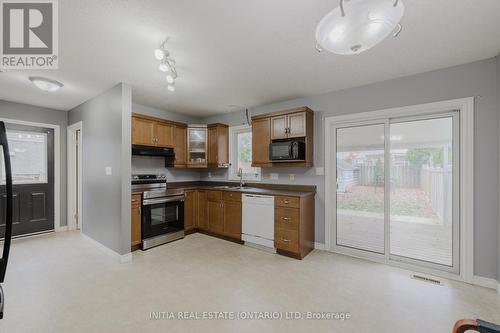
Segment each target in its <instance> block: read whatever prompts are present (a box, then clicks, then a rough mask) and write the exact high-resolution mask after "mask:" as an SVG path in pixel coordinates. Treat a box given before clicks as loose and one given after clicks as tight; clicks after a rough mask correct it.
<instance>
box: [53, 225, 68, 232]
mask: <svg viewBox="0 0 500 333" xmlns="http://www.w3.org/2000/svg"><path fill="white" fill-rule="evenodd" d="M63 231H69V227H68V226H67V225H63V226H59V227H57V228H56V230H55V232H63Z"/></svg>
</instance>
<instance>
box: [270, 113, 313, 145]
mask: <svg viewBox="0 0 500 333" xmlns="http://www.w3.org/2000/svg"><path fill="white" fill-rule="evenodd" d="M306 119H307V113H306V112H305V111H304V112H296V113H290V114H285V115H279V116H274V117H271V140H279V139H288V138H300V137H305V136H306Z"/></svg>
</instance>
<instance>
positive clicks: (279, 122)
mask: <svg viewBox="0 0 500 333" xmlns="http://www.w3.org/2000/svg"><path fill="white" fill-rule="evenodd" d="M287 136H288V122H287V116H286V115H282V116H276V117H271V139H272V140H277V139H286V138H287Z"/></svg>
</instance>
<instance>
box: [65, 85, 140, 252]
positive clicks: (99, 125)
mask: <svg viewBox="0 0 500 333" xmlns="http://www.w3.org/2000/svg"><path fill="white" fill-rule="evenodd" d="M131 107H132V101H131V91H130V87H129V86H127V85H124V84H119V85H117V86H115V87H113V88H111V89H109V90H107V91H106V92H104V93H102V94H101V95H99V96H97V97H94V98H92V99H90V100H88V101H87V102H85V103H83V104H81V105H80V106H78V107H76V108H74V109H73V110H71V111H70V112H69V124H74V123H76V122H78V121H82V122H83V126H82V129H83V133H82V134H83V135H82V154H83V156H82V192H83V195H82V206H83V207H82V231H83V233H84V234H86V235H87V236H89V237H91V238H93V239H94V240H96V241H98V242H99V243H101V244H103V245H105V246H106V247H108V248H110V249H112V250H113V251H115V252H117V253H119V254H125V253H129V252H130V209H131V207H130V200H131V189H130V175H131V162H130V160H131V153H130V142H131V140H130V136H131V127H130V121H131V120H130V116H131ZM107 166H110V167H112V170H113V173H112V175H110V176H107V175H105V167H107Z"/></svg>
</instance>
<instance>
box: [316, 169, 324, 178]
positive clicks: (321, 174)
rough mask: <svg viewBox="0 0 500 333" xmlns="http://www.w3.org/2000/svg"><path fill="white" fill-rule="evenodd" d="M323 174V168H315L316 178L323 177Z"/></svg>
mask: <svg viewBox="0 0 500 333" xmlns="http://www.w3.org/2000/svg"><path fill="white" fill-rule="evenodd" d="M324 174H325V168H316V176H323V175H324Z"/></svg>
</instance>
